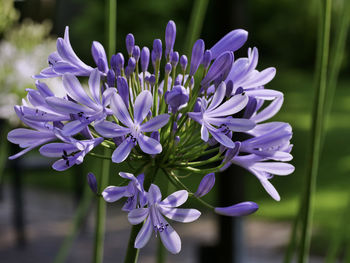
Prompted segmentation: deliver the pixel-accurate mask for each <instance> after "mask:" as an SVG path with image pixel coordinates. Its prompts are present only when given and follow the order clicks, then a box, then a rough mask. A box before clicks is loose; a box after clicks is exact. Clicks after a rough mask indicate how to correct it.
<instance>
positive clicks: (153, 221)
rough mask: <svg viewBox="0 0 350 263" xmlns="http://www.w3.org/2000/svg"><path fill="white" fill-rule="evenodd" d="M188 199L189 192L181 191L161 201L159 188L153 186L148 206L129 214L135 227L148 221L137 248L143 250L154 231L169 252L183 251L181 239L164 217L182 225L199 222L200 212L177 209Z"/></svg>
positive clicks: (150, 190) (138, 236)
mask: <svg viewBox="0 0 350 263" xmlns="http://www.w3.org/2000/svg"><path fill="white" fill-rule="evenodd" d="M187 198H188V193H187V191H185V190H180V191H177V192H175V193H173V194H171V195H169V196H168V197H167V198H165V199H164V200H163V201H161V199H162V194H161V192H160V190H159V188H158V186H156V185H154V184H152V185H151V186H150V188H149V192H148V206H147V207H146V208H138V209H134V210H132V211H131V212H130V213H129V214H128V219H129V222H130V223H131V224H133V225H137V224H140V223H141V222H143V221H144V220H146V221H145V223H144V224H143V226H142V228H141V230H140V232H139V233H138V235H137V237H136V240H135V248H143V247H144V246H145V245H146V244H147V242H148V240H149V239H150V237H151V235H152V230H153V231H155V233H156V235H157V233H159V235H160V238H161V240H162V243H163V245H164V246H165V247H166V249H167V250H168V251H170V252H171V253H173V254H177V253H179V252H180V250H181V240H180V237H179V235H178V234H177V233H176V231H175V230H174V229H173V228H172V227H171V225H169V224H168V222H167V221H166V220H165V219H164V217H163V215H164V216H166V217H167V218H169V219H172V220H175V221H178V222H182V223H189V222H193V221H195V220H197V219H198V217H199V216H200V215H201V213H200V212H199V211H198V210H196V209H181V208H176V207H178V206H180V205H182V204H183V203H185V202H186V200H187Z"/></svg>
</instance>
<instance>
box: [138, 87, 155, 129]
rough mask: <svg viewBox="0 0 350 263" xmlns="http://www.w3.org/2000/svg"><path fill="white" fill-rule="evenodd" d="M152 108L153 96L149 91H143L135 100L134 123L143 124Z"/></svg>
mask: <svg viewBox="0 0 350 263" xmlns="http://www.w3.org/2000/svg"><path fill="white" fill-rule="evenodd" d="M151 107H152V94H151V92H149V91H148V90H144V91H142V92H141V93H140V94H139V95H138V96H137V98H136V100H135V106H134V121H135V123H138V124H141V123H142V121H143V120H144V119H145V118H146V116H147V114H148V112H149V110H150V109H151Z"/></svg>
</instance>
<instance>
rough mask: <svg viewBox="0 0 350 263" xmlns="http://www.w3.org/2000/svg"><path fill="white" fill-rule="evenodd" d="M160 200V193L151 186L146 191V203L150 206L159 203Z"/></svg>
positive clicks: (157, 188) (156, 187)
mask: <svg viewBox="0 0 350 263" xmlns="http://www.w3.org/2000/svg"><path fill="white" fill-rule="evenodd" d="M161 199H162V193H161V192H160V189H159V187H158V186H157V185H155V184H151V186H150V187H149V190H148V202H149V204H150V205H153V204H155V203H159V202H160V200H161Z"/></svg>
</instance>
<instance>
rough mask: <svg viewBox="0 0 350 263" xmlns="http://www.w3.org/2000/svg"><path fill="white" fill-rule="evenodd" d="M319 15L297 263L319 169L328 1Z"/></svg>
mask: <svg viewBox="0 0 350 263" xmlns="http://www.w3.org/2000/svg"><path fill="white" fill-rule="evenodd" d="M322 11H323V17H324V19H323V20H322V21H321V23H320V25H319V26H321V27H322V41H321V42H319V43H318V44H319V45H321V50H322V53H321V54H320V59H318V63H320V64H319V66H318V67H317V71H316V76H317V77H316V86H315V87H316V93H315V103H314V110H313V115H312V126H311V145H310V159H309V161H308V168H307V176H306V182H305V185H306V191H305V197H304V198H302V199H301V200H302V202H303V204H302V206H304V208H303V209H302V210H303V211H304V213H302V215H301V220H302V226H301V240H300V247H299V256H298V262H299V263H304V262H308V258H309V250H310V243H311V233H312V220H313V213H314V199H315V192H316V179H317V174H318V169H319V161H320V157H321V148H322V147H321V144H322V136H323V131H324V120H325V116H324V113H325V108H324V105H325V98H326V88H327V69H328V56H329V40H330V24H331V11H332V0H324V4H323V9H322Z"/></svg>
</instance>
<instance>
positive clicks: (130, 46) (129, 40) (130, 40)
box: [125, 34, 135, 56]
mask: <svg viewBox="0 0 350 263" xmlns="http://www.w3.org/2000/svg"><path fill="white" fill-rule="evenodd" d="M125 45H126V50H127V52H128V54H129V56H131V55H132V52H133V50H134V46H135V38H134V35H133V34H127V35H126V38H125Z"/></svg>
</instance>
